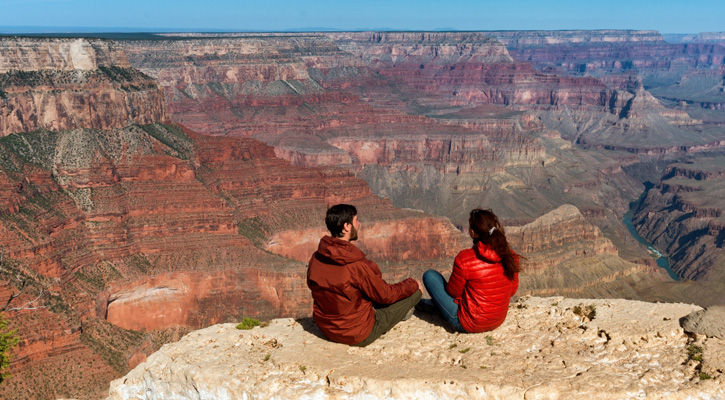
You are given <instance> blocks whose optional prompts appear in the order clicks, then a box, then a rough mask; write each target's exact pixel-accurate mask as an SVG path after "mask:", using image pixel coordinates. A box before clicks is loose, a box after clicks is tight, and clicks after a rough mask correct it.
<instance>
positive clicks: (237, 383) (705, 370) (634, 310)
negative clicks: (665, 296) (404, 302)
mask: <svg viewBox="0 0 725 400" xmlns="http://www.w3.org/2000/svg"><path fill="white" fill-rule="evenodd" d="M697 309H699V307H696V306H691V305H684V304H652V303H642V302H636V301H627V300H573V299H565V298H562V297H554V298H536V297H534V298H526V299H521V300H519V302H517V303H516V304H512V306H511V307H510V309H509V314H508V317H507V319H506V321H505V322H504V323H503V325H501V327H499V328H498V329H496V330H494V331H492V332H488V333H481V334H469V335H459V334H457V333H450V332H449V331H448V330H446V329H445V327H444V326H443V321H442V320H441V319H439V318H437V317H432V316H428V315H416V316H413V317H412V318H411V319H410V320H408V321H404V322H401V323H400V324H398V325H397V326H396V327H395V329H393V330H391V331H390V332H388V333H386V334H385V335H384V336H382V337H381V338H380V339H378V340H377V341H376V342H374V343H373V344H371V345H369V346H367V347H365V348H356V347H349V346H346V345H341V344H336V343H332V342H329V341H327V340H326V339H324V338H323V337H322V335H321V333H320V331H319V330H317V328H316V327H315V325H314V322H312V321H311V320H309V319H305V320H298V321H294V320H292V319H277V320H273V321H272V322H271V324H270V325H269V326H267V327H264V328H254V329H253V330H250V331H241V330H237V329H235V328H234V324H224V325H217V326H213V327H209V328H207V329H204V330H200V331H197V332H193V333H191V334H189V335H187V336H186V337H185V338H184V339H182V340H181V341H179V342H177V343H174V344H172V345H168V346H165V347H164V348H163V349H162V350H160V351H159V352H157V353H155V354H154V355H152V356H151V357H149V359H148V360H147V361H146V362H145V363H143V364H141V365H139V366H138V367H136V368H135V369H134V370H133V371H131V372H130V373H129V374H128V375H126V376H125V377H124V378H121V379H118V380H116V381H114V382H112V384H111V388H110V390H109V397H108V399H109V400H116V399H141V398H145V397H148V396H154V397H159V398H180V399H183V398H196V397H203V398H208V399H218V398H219V399H221V398H230V397H231V398H243V397H250V398H252V397H265V398H266V397H275V398H281V399H293V398H294V399H297V398H320V399H328V398H340V399H348V398H350V399H352V398H361V397H365V398H372V399H383V398H395V399H421V398H436V399H453V398H459V397H466V398H482V397H495V398H515V399H523V398H531V397H534V398H536V397H547V398H548V397H558V398H582V397H586V398H592V399H618V398H627V397H631V396H632V395H633V394H634V393H636V394H637V396H639V397H642V398H647V399H650V398H651V399H673V400H674V399H708V398H719V397H722V396H725V390H724V389H723V383H722V379H723V375H722V371H723V366H724V365H725V364H724V363H725V342H723V340H722V339H718V338H710V337H706V336H700V335H696V338H694V339H693V338H688V336H687V334H685V332H684V331H683V329H682V328H681V327H680V325H679V321H678V320H679V318H680V317H682V316H685V315H687V314H689V313H690V312H692V311H695V310H697ZM590 310H592V312H591V313H590ZM322 354H324V357H321V356H320V355H322ZM643 377H644V378H643Z"/></svg>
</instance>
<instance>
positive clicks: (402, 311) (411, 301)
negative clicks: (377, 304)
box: [353, 290, 423, 347]
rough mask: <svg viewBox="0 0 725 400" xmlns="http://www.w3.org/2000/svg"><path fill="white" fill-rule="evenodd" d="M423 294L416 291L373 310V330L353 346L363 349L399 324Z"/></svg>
mask: <svg viewBox="0 0 725 400" xmlns="http://www.w3.org/2000/svg"><path fill="white" fill-rule="evenodd" d="M422 295H423V293H421V292H420V290H416V291H415V293H413V294H411V295H410V297H407V298H405V299H403V300H399V301H397V302H395V303H393V304H391V305H389V306H386V307H381V308H376V309H375V325H373V330H372V331H370V335H368V337H367V338H366V339H365V340H363V341H362V342H360V343H358V344H355V345H353V346H359V347H365V346H367V345H369V344H370V343H372V342H374V341H375V339H377V338H379V337H380V336H382V335H383V334H384V333H385V332H387V331H389V330H391V329H393V326H395V324H397V323H398V322H400V321H401V320H402V319H403V318H405V316H406V315H408V312H409V311H410V310H411V309H413V307H415V305H416V304H418V300H420V297H421V296H422Z"/></svg>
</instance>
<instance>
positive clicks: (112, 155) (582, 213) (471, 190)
mask: <svg viewBox="0 0 725 400" xmlns="http://www.w3.org/2000/svg"><path fill="white" fill-rule="evenodd" d="M198 36H199V35H189V37H187V38H183V37H178V36H175V37H173V38H159V40H154V41H126V42H123V44H122V45H123V51H121V50H120V49H119V47H118V45H116V44H114V43H112V42H106V41H95V40H82V41H80V42H79V41H76V40H65V39H61V40H56V41H53V40H50V41H48V40H45V39H38V40H37V41H36V43H33V40H32V39H12V40H11V39H3V43H4V45H5V49H4V50H3V51H4V52H5V53H3V54H7V55H8V56H7V57H3V58H2V59H3V62H4V63H5V64H2V65H7V66H6V67H4V68H7V71H5V72H3V73H0V84H1V85H2V86H0V90H2V91H0V95H2V96H0V97H2V98H1V99H0V101H2V103H1V104H2V107H0V110H2V112H3V113H2V118H3V119H2V120H1V121H0V122H1V123H2V127H3V129H6V130H5V131H4V133H3V134H1V135H0V136H2V137H0V147H1V149H0V183H1V185H0V246H2V247H3V248H4V249H5V251H4V260H3V265H2V267H3V270H2V273H1V274H0V276H2V277H3V279H4V280H3V282H7V285H2V287H1V288H0V296H5V297H6V298H7V297H9V295H10V294H11V293H14V292H16V291H18V290H19V285H20V283H19V281H17V280H16V279H15V276H20V277H21V279H25V280H26V281H27V282H29V285H30V286H28V289H27V290H26V291H25V292H24V293H23V295H22V296H21V297H20V298H18V299H17V302H18V303H19V304H23V302H25V301H29V300H32V299H33V298H34V297H35V296H36V295H38V294H39V293H41V290H42V291H43V292H42V293H45V295H44V296H42V297H41V304H42V305H43V306H45V307H46V308H45V309H40V310H24V311H18V312H14V313H13V314H12V315H11V322H12V324H14V326H17V327H19V328H20V330H21V332H26V333H24V335H25V336H24V337H23V342H22V344H21V346H20V347H19V349H18V356H17V358H16V362H15V363H14V364H13V368H14V372H15V374H16V375H15V376H16V378H14V379H12V380H10V381H8V385H7V386H4V387H3V388H2V389H0V392H1V393H2V394H1V396H2V397H4V398H25V397H33V396H34V397H41V398H55V397H59V396H64V397H78V398H92V397H98V394H99V393H100V391H101V387H102V386H103V385H99V382H101V381H104V380H105V381H106V382H107V381H108V380H109V379H111V378H112V377H115V376H119V375H120V374H122V373H125V372H126V371H127V370H128V368H129V367H132V366H134V365H135V364H137V363H138V362H140V361H141V360H143V359H144V358H145V357H146V356H148V355H149V354H151V353H152V352H153V351H155V350H156V349H157V348H158V347H159V346H160V345H161V344H163V343H166V342H168V341H173V340H175V339H178V337H179V336H180V335H182V334H183V333H185V332H187V331H188V330H190V329H191V327H201V326H206V325H209V324H215V323H222V322H228V321H235V320H238V319H239V318H241V317H243V316H256V317H258V318H262V319H269V318H273V317H278V316H292V317H304V316H307V315H309V310H310V298H309V295H308V291H307V289H306V287H305V285H304V271H305V261H306V259H307V257H309V254H310V253H311V252H312V251H313V250H314V248H315V246H316V244H317V241H318V240H319V237H320V236H321V235H322V234H324V233H325V229H324V225H323V222H322V221H323V216H324V212H325V210H326V208H327V207H328V206H329V205H331V204H334V203H339V202H349V203H353V204H355V205H356V206H358V210H359V211H360V217H361V219H362V221H363V230H362V235H361V236H362V237H361V240H360V241H359V243H358V244H359V246H360V247H361V249H363V251H365V253H366V254H367V255H368V257H369V258H370V259H373V260H375V261H376V262H378V263H379V264H380V265H381V268H382V270H383V271H384V274H385V277H386V279H389V280H398V279H402V278H405V277H408V276H420V275H421V274H422V272H423V271H424V270H426V269H430V268H435V269H438V270H441V271H443V272H447V271H448V270H449V268H450V265H451V261H452V257H453V256H455V254H456V253H457V252H458V251H459V250H460V249H462V248H466V247H468V246H469V245H470V243H469V240H468V239H467V238H466V237H465V235H464V234H463V233H461V231H460V230H459V229H456V226H458V227H464V226H465V225H466V223H467V222H466V221H467V215H468V212H469V211H470V209H472V208H475V207H481V206H482V207H485V208H489V207H491V208H493V209H494V211H495V212H496V213H497V214H498V215H499V216H500V217H501V218H502V221H503V222H504V224H505V225H506V226H507V229H508V230H509V234H510V235H511V240H512V243H514V247H515V248H516V249H517V250H518V251H520V252H521V253H522V254H523V255H525V256H526V257H527V263H528V264H526V265H525V271H528V272H525V273H524V274H523V275H522V285H521V290H522V293H536V294H541V295H550V294H556V293H566V294H567V295H570V296H582V297H604V296H606V297H612V296H623V297H628V298H640V299H645V298H646V299H663V298H668V297H667V296H668V294H667V293H666V289H665V287H667V286H668V285H670V284H672V282H671V281H669V280H668V279H667V277H664V276H663V275H662V274H661V273H660V272H658V271H654V270H652V268H651V267H649V266H645V265H647V263H650V264H651V261H650V260H649V256H648V255H647V253H646V251H645V250H644V249H643V247H642V246H640V245H639V244H637V243H636V242H635V241H634V240H633V239H632V238H631V237H630V236H629V235H628V234H627V232H626V230H625V228H624V226H623V225H622V224H621V217H622V215H623V214H624V212H625V211H626V210H627V208H628V204H629V202H630V201H631V200H633V199H635V198H636V197H637V195H638V194H639V191H640V190H641V187H642V185H641V184H640V183H639V182H638V181H636V180H635V179H633V178H631V177H630V176H629V175H628V172H627V170H628V169H634V168H636V167H637V166H638V165H639V164H645V163H647V162H649V160H650V159H649V158H648V157H652V158H659V157H661V156H662V157H661V159H659V161H661V163H662V164H666V163H668V162H671V161H672V160H673V159H674V157H675V156H673V155H672V154H670V153H666V154H663V153H658V151H663V152H664V151H669V150H667V149H671V148H672V149H673V150H672V151H671V153H681V152H683V151H690V150H691V149H695V148H697V146H700V147H699V148H700V149H701V150H703V151H713V149H715V150H716V147H717V146H714V147H707V146H711V145H712V143H715V142H714V140H716V139H718V138H719V137H721V133H720V136H718V133H717V132H711V131H709V130H707V129H701V128H702V125H703V124H705V122H703V124H698V123H697V120H698V118H694V117H690V115H689V114H687V112H686V110H684V109H675V108H672V107H669V103H662V102H661V101H660V100H658V99H655V98H653V97H652V96H651V94H650V93H649V92H648V91H647V90H646V89H645V86H644V84H643V83H642V80H641V79H638V78H637V77H631V76H628V77H624V76H619V77H613V78H601V79H599V78H594V77H573V76H568V75H565V74H558V75H557V74H553V73H549V72H541V71H538V70H536V69H535V68H534V66H532V65H531V64H529V63H527V62H522V61H516V60H515V57H512V53H510V52H509V50H507V49H506V48H505V47H504V46H503V45H502V44H501V43H500V42H497V41H494V40H492V39H490V38H489V37H488V36H487V35H486V34H485V33H483V34H482V33H374V32H373V33H371V32H356V33H330V34H236V35H235V36H237V37H209V35H202V36H205V37H203V38H202V37H198ZM212 36H214V35H212ZM220 36H223V35H220ZM594 36H596V35H593V37H594ZM632 36H633V37H634V36H636V35H634V34H633V35H632ZM646 36H652V35H649V34H647V35H646ZM13 40H15V42H13ZM13 43H15V44H13ZM13 46H17V49H15V50H13ZM21 54H23V56H22V57H21V56H20V55H21ZM124 54H126V55H124ZM26 55H28V56H26ZM6 58H10V59H12V61H11V62H8V61H6V60H5V59H6ZM48 96H51V97H48ZM53 96H55V97H53ZM162 96H163V98H162ZM164 110H168V115H167V114H166V111H164ZM683 113H685V114H686V115H685V114H683ZM169 120H173V121H176V122H181V123H182V124H183V125H170V124H160V123H161V122H168V121H169ZM675 120H677V121H675ZM692 121H695V122H692ZM197 132H199V133H197ZM719 140H722V139H719ZM653 143H654V145H653ZM717 143H719V142H717ZM607 146H620V147H619V148H612V147H607ZM653 146H655V147H654V149H653ZM682 146H690V147H688V148H687V149H685V150H683V149H682ZM663 149H665V150H663ZM619 150H623V151H619ZM666 157H671V158H669V159H668V158H666ZM658 165H659V164H658ZM565 204H568V205H570V206H564V207H562V205H565ZM396 207H397V208H396ZM419 210H423V211H424V212H421V211H419ZM547 214H548V215H547ZM542 216H543V217H542ZM540 217H541V218H540ZM527 224H528V225H527ZM632 261H637V262H638V263H639V264H633V263H632ZM643 264H644V265H643ZM653 288H654V289H653ZM678 295H679V294H678ZM681 298H685V297H681ZM82 359H89V360H91V362H90V363H89V364H83V363H81V364H83V365H84V367H88V368H81V369H79V370H73V372H72V373H69V374H63V375H59V376H56V375H55V374H54V372H53V371H55V370H57V369H62V370H66V369H67V366H68V365H70V364H69V363H74V364H73V365H76V364H78V360H82ZM94 374H95V375H94ZM91 376H92V377H93V378H92V379H91V378H90V377H91Z"/></svg>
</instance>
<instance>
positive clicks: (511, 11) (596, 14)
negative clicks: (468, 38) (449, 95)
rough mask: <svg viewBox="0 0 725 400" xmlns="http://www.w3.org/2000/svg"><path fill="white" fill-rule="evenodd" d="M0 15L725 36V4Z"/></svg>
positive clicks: (527, 3)
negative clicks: (703, 33) (716, 33)
mask: <svg viewBox="0 0 725 400" xmlns="http://www.w3.org/2000/svg"><path fill="white" fill-rule="evenodd" d="M0 10H1V11H0V12H1V14H0V27H18V26H36V27H37V26H50V27H94V28H101V30H103V29H102V28H132V30H139V31H143V30H158V29H174V30H178V29H188V30H289V29H300V28H302V29H304V28H335V29H343V30H346V29H347V30H353V29H401V30H435V29H455V30H525V29H607V28H611V29H654V30H658V31H660V32H661V33H696V32H722V31H725V0H689V1H685V0H678V1H672V0H659V1H658V0H596V1H591V0H562V1H552V0H508V1H506V0H495V1H492V0H479V1H474V0H447V1H446V0H439V1H431V0H416V1H412V0H398V1H396V0H365V1H359V0H358V1H354V0H339V1H329V0H328V1H322V0H297V1H288V0H282V1H274V0H257V1H231V0H206V1H200V0H125V1H118V0H0ZM0 30H2V29H0ZM61 30H62V29H61Z"/></svg>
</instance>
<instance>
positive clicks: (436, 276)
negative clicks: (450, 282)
mask: <svg viewBox="0 0 725 400" xmlns="http://www.w3.org/2000/svg"><path fill="white" fill-rule="evenodd" d="M423 285H425V289H426V290H427V291H428V293H429V294H430V296H431V298H432V300H433V304H435V305H436V307H438V310H439V311H440V312H441V314H443V318H444V319H445V320H446V321H447V322H448V323H449V324H450V325H451V326H452V327H453V329H455V330H457V331H458V332H466V330H465V329H463V327H462V326H461V323H460V322H459V321H458V304H456V302H455V301H453V297H451V295H449V294H448V292H446V279H445V278H444V277H443V275H441V274H440V272H438V271H435V270H432V269H431V270H428V271H426V272H425V273H424V274H423Z"/></svg>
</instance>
